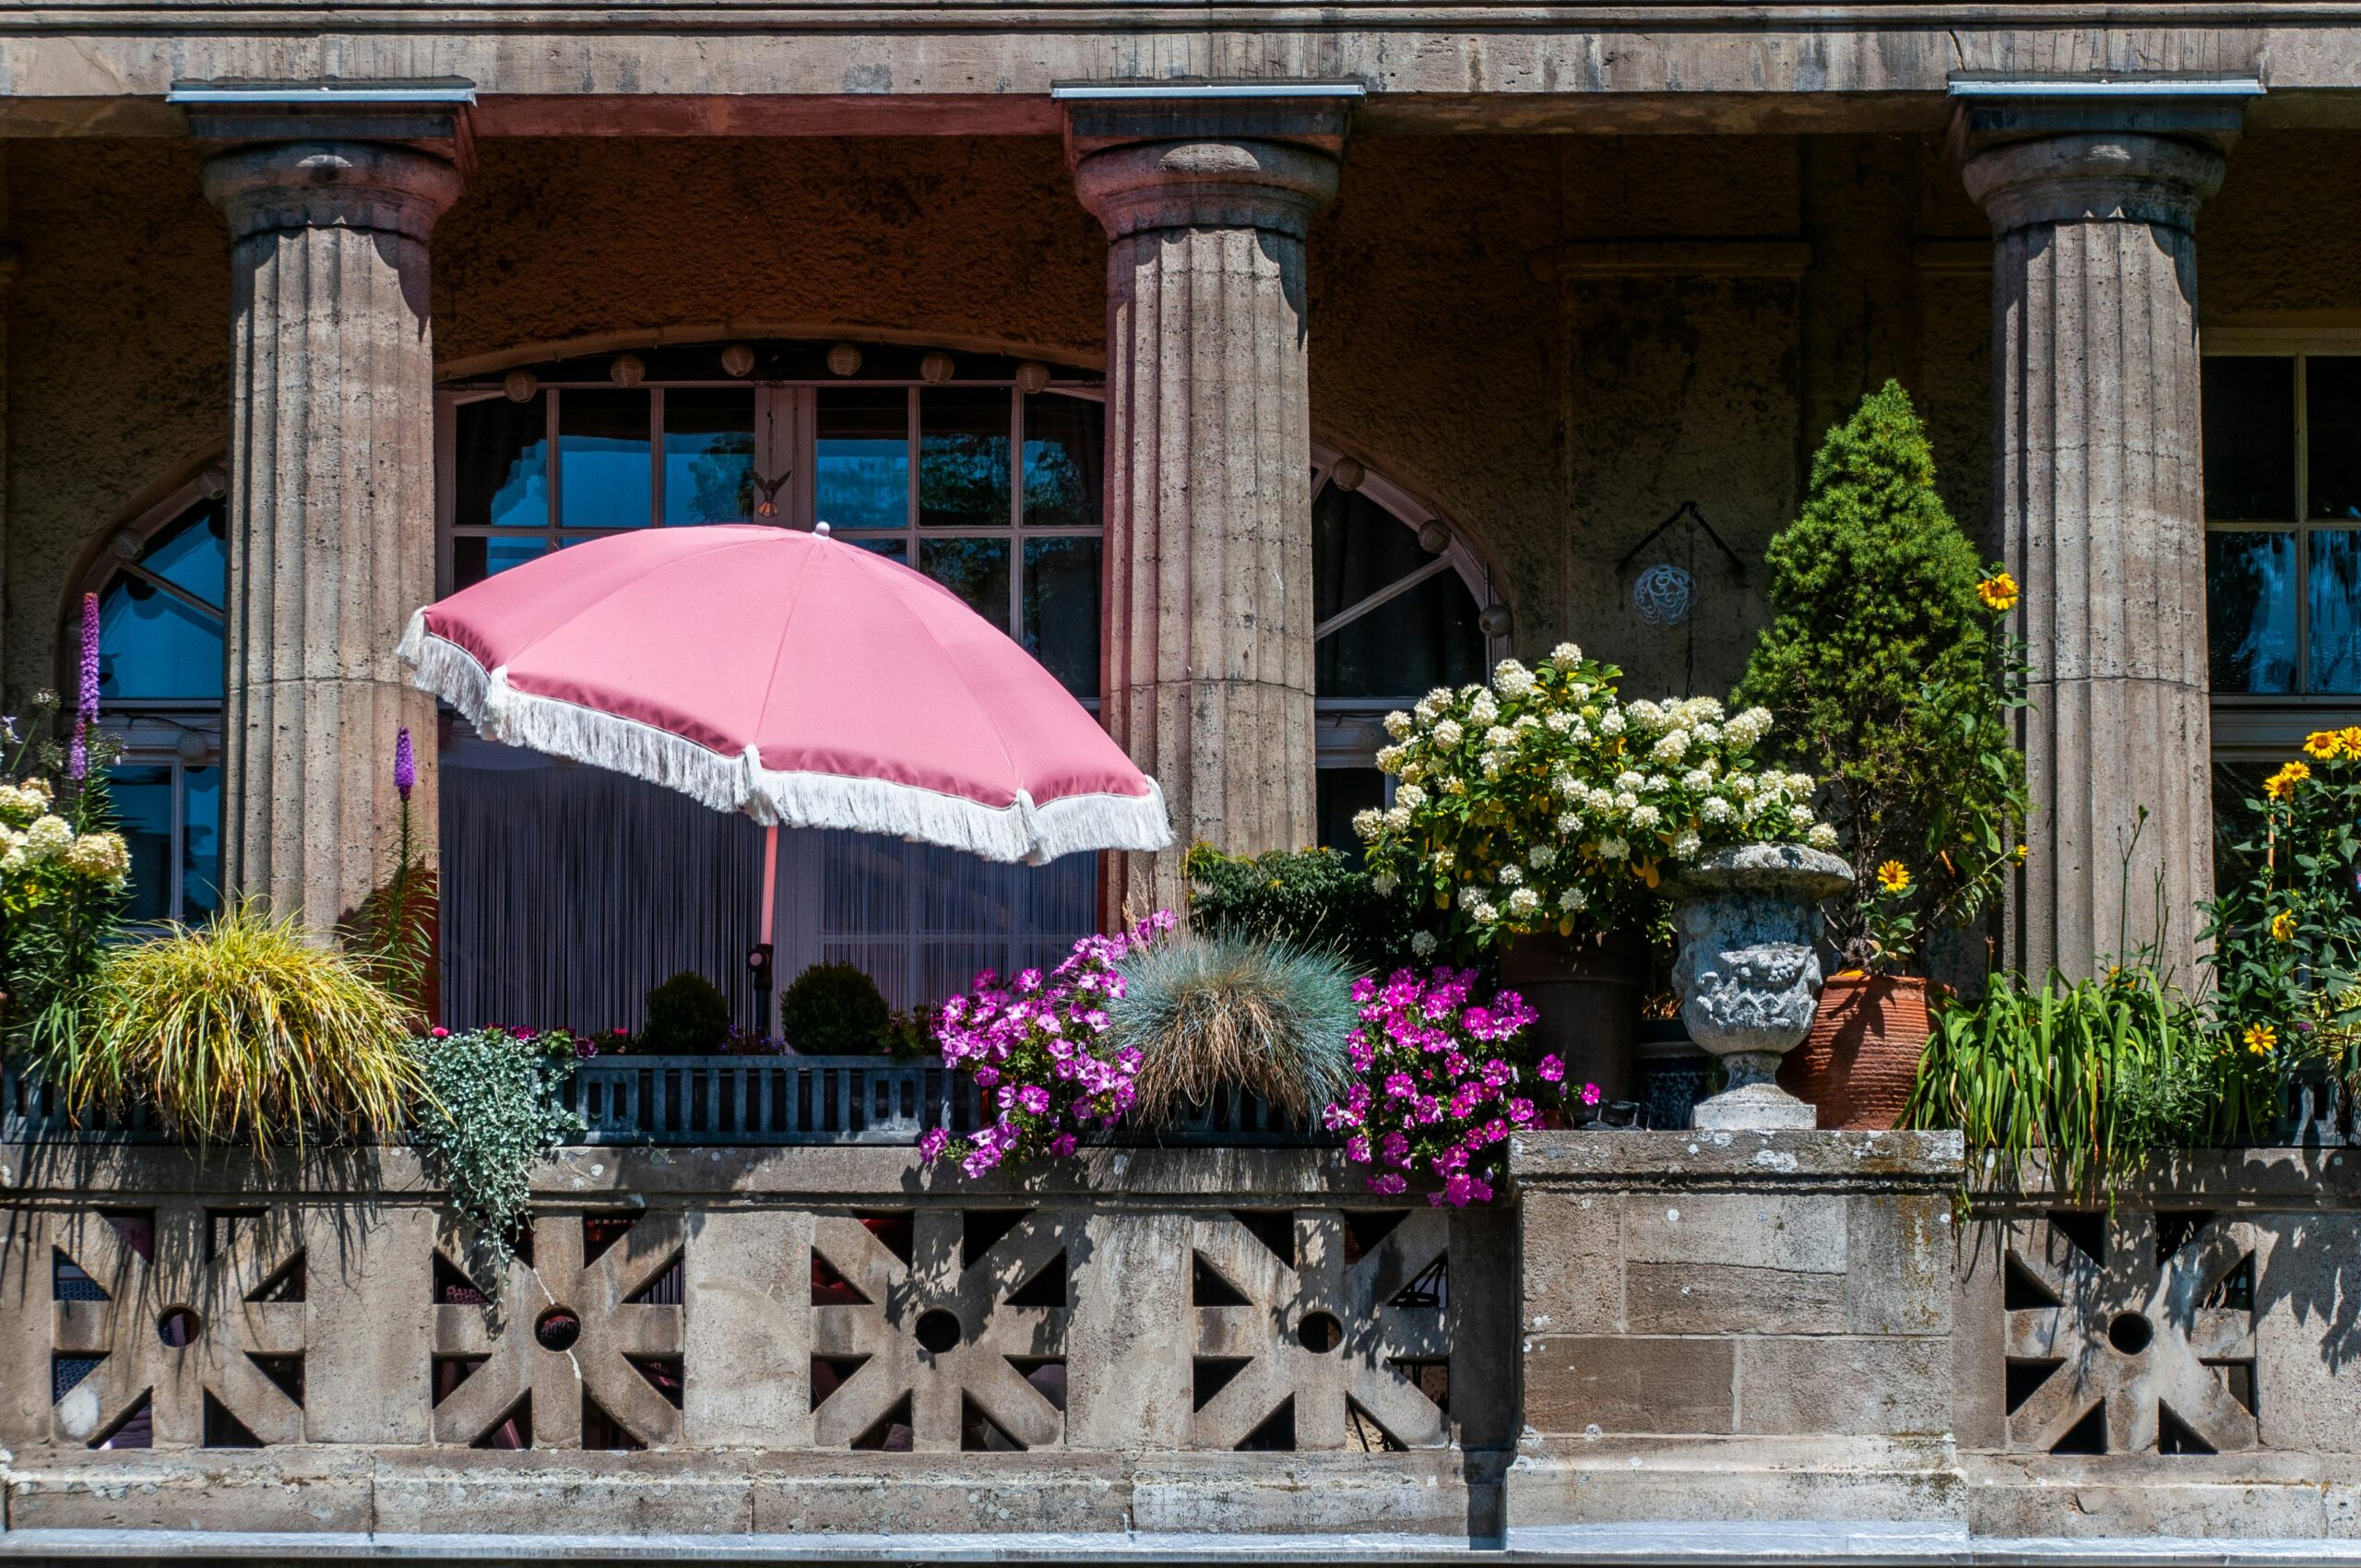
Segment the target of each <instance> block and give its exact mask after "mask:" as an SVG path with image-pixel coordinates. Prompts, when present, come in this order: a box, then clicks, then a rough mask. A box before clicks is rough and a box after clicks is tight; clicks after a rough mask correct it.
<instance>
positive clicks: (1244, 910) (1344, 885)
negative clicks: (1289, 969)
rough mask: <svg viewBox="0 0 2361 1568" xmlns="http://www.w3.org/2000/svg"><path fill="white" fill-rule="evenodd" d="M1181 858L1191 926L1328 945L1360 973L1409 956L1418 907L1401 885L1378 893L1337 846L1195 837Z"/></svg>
mask: <svg viewBox="0 0 2361 1568" xmlns="http://www.w3.org/2000/svg"><path fill="white" fill-rule="evenodd" d="M1185 864H1186V867H1187V870H1188V873H1189V889H1190V895H1189V925H1190V929H1192V931H1195V932H1200V933H1203V934H1206V935H1215V934H1224V933H1227V934H1230V935H1238V936H1260V937H1264V938H1265V939H1267V940H1269V941H1272V942H1283V943H1287V944H1290V945H1292V946H1295V947H1298V948H1300V949H1302V950H1304V951H1307V952H1311V951H1326V952H1332V953H1335V954H1337V955H1338V956H1341V957H1342V958H1343V959H1344V960H1345V961H1346V962H1347V964H1349V965H1351V966H1352V967H1353V968H1354V969H1356V970H1357V971H1358V972H1359V973H1362V974H1384V973H1387V972H1389V971H1391V970H1393V969H1394V968H1397V967H1399V966H1401V965H1403V964H1406V963H1408V962H1410V961H1411V942H1412V938H1413V936H1414V935H1415V934H1416V932H1417V931H1418V909H1417V907H1416V906H1415V905H1414V904H1413V903H1412V902H1411V900H1410V897H1409V896H1408V895H1407V894H1406V892H1404V891H1402V890H1401V889H1399V888H1395V889H1393V890H1389V891H1387V892H1383V893H1381V892H1379V891H1378V887H1377V883H1376V881H1375V880H1374V879H1373V878H1372V877H1371V876H1370V873H1368V872H1367V871H1366V870H1364V869H1362V867H1361V866H1359V865H1358V864H1357V863H1356V862H1355V861H1354V860H1353V858H1352V857H1349V856H1347V855H1346V854H1344V853H1343V852H1342V851H1341V850H1337V849H1274V850H1272V851H1270V852H1269V853H1268V854H1264V855H1254V856H1246V855H1225V854H1223V853H1222V852H1221V851H1220V850H1218V849H1215V848H1214V847H1213V846H1212V845H1211V844H1203V843H1200V844H1192V845H1191V846H1190V847H1189V854H1188V858H1187V861H1186V862H1185Z"/></svg>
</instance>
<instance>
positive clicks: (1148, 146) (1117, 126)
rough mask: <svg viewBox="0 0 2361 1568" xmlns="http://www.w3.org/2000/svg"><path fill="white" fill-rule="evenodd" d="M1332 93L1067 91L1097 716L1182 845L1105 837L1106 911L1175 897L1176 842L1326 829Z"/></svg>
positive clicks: (1232, 840)
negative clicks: (1081, 288) (1090, 353)
mask: <svg viewBox="0 0 2361 1568" xmlns="http://www.w3.org/2000/svg"><path fill="white" fill-rule="evenodd" d="M1343 131H1344V115H1343V112H1342V110H1341V109H1340V108H1339V107H1337V106H1336V105H1335V104H1333V103H1330V104H1317V103H1315V104H1293V105H1290V104H1285V103H1281V104H1275V105H1274V104H1268V103H1265V104H1250V105H1238V104H1228V105H1225V104H1222V103H1220V102H1215V103H1212V104H1202V103H1200V104H1190V105H1185V106H1175V105H1169V104H1162V105H1160V104H1146V105H1141V104H1131V105H1123V106H1120V107H1099V108H1096V109H1091V110H1080V109H1078V110H1076V111H1075V112H1074V114H1073V117H1072V119H1071V120H1070V123H1069V132H1070V146H1071V148H1073V151H1074V184H1075V187H1076V190H1077V191H1078V193H1079V194H1080V196H1081V197H1082V200H1083V203H1084V204H1085V205H1086V206H1087V207H1088V208H1090V210H1091V211H1092V212H1093V213H1094V214H1096V215H1097V218H1098V220H1100V222H1101V223H1103V224H1104V225H1105V226H1106V229H1107V235H1108V241H1109V248H1108V253H1107V545H1106V550H1107V566H1106V608H1105V629H1104V634H1103V636H1104V647H1105V652H1106V657H1105V659H1104V665H1103V668H1104V675H1103V680H1104V691H1103V696H1104V707H1103V709H1102V716H1103V717H1104V719H1105V720H1106V723H1107V728H1108V729H1109V731H1111V732H1112V733H1113V735H1114V736H1115V738H1116V739H1117V740H1118V741H1119V742H1121V743H1122V744H1123V746H1124V748H1125V749H1126V750H1127V751H1128V752H1129V753H1130V754H1131V755H1132V758H1133V761H1135V762H1137V763H1138V764H1139V765H1140V766H1142V767H1144V768H1145V769H1146V770H1147V771H1148V772H1149V773H1151V774H1153V775H1154V776H1155V777H1156V778H1157V781H1158V782H1159V783H1160V784H1162V786H1163V788H1164V791H1165V798H1166V800H1167V801H1168V802H1169V804H1170V806H1171V810H1172V819H1173V822H1172V826H1173V832H1174V835H1175V837H1176V843H1175V846H1174V848H1173V849H1170V850H1168V851H1166V852H1165V853H1163V854H1158V855H1127V856H1121V857H1115V860H1116V861H1118V863H1117V864H1115V865H1114V866H1113V868H1112V870H1111V873H1110V875H1109V879H1108V906H1109V917H1110V918H1120V917H1121V916H1122V915H1123V914H1124V912H1125V911H1127V910H1128V911H1129V912H1130V913H1132V914H1133V915H1138V914H1144V913H1145V912H1146V911H1148V910H1150V909H1159V908H1163V909H1178V908H1180V907H1181V902H1182V900H1183V898H1184V897H1185V896H1186V892H1187V888H1186V884H1185V879H1184V878H1183V876H1182V873H1181V855H1182V853H1183V852H1184V851H1185V849H1187V847H1188V846H1189V845H1190V844H1192V843H1193V842H1196V841H1198V840H1200V839H1202V840H1204V841H1205V842H1208V843H1211V844H1213V845H1215V846H1216V847H1217V848H1219V849H1225V850H1228V851H1229V852H1231V853H1238V854H1253V853H1259V852H1261V851H1263V850H1265V849H1298V848H1301V847H1302V846H1304V845H1307V844H1310V843H1311V842H1312V840H1313V838H1314V837H1316V833H1317V816H1316V811H1315V802H1314V798H1313V788H1312V784H1313V774H1312V768H1313V757H1314V740H1313V733H1312V707H1311V630H1312V622H1313V605H1312V594H1311V494H1310V487H1309V483H1308V476H1309V474H1310V473H1311V409H1310V396H1309V390H1308V386H1307V374H1308V372H1307V360H1306V341H1307V332H1306V321H1305V315H1306V313H1305V283H1304V236H1305V234H1306V232H1307V231H1308V230H1309V229H1310V227H1311V220H1312V219H1313V217H1314V216H1315V215H1317V214H1318V213H1319V212H1320V210H1321V209H1322V208H1324V207H1325V206H1326V205H1327V204H1328V202H1329V200H1330V199H1331V198H1332V197H1333V196H1335V191H1336V175H1337V166H1336V150H1337V148H1338V146H1339V145H1340V144H1341V140H1342V136H1343Z"/></svg>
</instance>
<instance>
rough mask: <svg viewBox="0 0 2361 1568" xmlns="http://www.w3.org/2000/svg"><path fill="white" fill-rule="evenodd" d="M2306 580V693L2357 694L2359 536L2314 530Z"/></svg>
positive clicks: (2360, 679)
mask: <svg viewBox="0 0 2361 1568" xmlns="http://www.w3.org/2000/svg"><path fill="white" fill-rule="evenodd" d="M2307 581H2308V584H2309V588H2310V593H2311V598H2312V629H2311V665H2312V671H2311V685H2310V687H2309V688H2308V689H2309V690H2311V691H2315V692H2361V533H2355V532H2354V531H2352V530H2350V529H2319V530H2318V531H2317V532H2315V533H2314V534H2313V535H2312V566H2311V573H2310V576H2308V578H2307Z"/></svg>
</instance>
